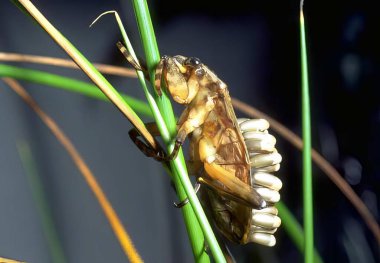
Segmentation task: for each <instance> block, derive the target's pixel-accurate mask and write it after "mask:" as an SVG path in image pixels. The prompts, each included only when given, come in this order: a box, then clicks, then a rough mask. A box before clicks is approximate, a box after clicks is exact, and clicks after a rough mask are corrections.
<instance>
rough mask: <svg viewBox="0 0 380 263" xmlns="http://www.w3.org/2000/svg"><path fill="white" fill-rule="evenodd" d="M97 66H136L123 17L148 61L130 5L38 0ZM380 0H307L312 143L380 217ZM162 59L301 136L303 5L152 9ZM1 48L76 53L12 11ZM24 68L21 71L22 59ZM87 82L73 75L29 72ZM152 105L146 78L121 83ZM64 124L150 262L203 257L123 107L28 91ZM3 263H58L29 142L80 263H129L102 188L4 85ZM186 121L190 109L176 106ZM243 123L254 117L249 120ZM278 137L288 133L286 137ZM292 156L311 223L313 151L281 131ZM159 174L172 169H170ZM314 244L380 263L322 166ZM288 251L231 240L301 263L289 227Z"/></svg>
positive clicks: (288, 181) (167, 4)
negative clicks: (178, 59)
mask: <svg viewBox="0 0 380 263" xmlns="http://www.w3.org/2000/svg"><path fill="white" fill-rule="evenodd" d="M33 2H34V3H35V4H36V6H37V7H38V8H39V9H40V10H41V12H42V13H44V14H45V15H46V17H47V18H48V19H49V20H50V21H51V22H52V23H53V24H54V25H55V26H56V27H57V28H58V29H59V30H60V31H61V32H62V33H63V34H64V35H65V36H66V37H67V38H68V39H69V40H71V41H72V43H73V44H74V45H76V47H77V48H78V49H79V50H81V51H82V52H83V54H84V55H85V56H87V57H88V58H89V59H90V60H91V61H93V62H102V63H110V64H115V65H126V63H125V61H124V59H123V58H122V57H121V55H120V54H119V52H118V50H117V49H116V47H115V43H116V41H117V40H119V39H120V35H119V32H118V28H117V26H116V23H115V21H114V19H113V17H111V16H109V17H105V18H104V19H102V20H101V21H100V22H98V23H97V24H96V25H95V26H94V27H93V28H91V29H89V28H88V25H89V24H90V23H91V21H92V20H93V19H95V17H96V16H97V15H98V14H100V13H101V12H103V11H106V10H113V9H114V10H118V11H119V12H120V15H121V16H122V18H123V20H124V22H125V26H126V28H127V31H128V33H129V37H130V38H131V40H132V42H133V44H134V47H135V49H136V50H137V51H138V52H139V54H140V55H141V56H142V55H143V54H142V49H141V43H140V40H139V33H138V31H137V26H136V23H135V20H134V16H133V9H132V6H131V3H130V1H100V0H96V1H94V0H92V1H83V0H82V1H73V0H72V1H69V0H65V1H58V0H54V1H52V0H50V1H47V0H40V1H37V0H35V1H33ZM375 3H376V2H375V1H334V2H331V1H329V2H327V1H306V3H305V16H306V25H307V39H308V49H309V50H308V54H309V68H310V81H311V82H310V88H311V95H312V98H311V101H312V102H311V103H312V125H313V146H314V147H315V148H316V149H317V150H318V151H320V152H321V153H322V155H323V156H324V157H325V158H326V159H327V160H328V161H330V162H331V163H332V164H333V165H334V167H336V168H337V169H338V170H339V171H340V172H341V174H342V175H343V176H344V178H345V179H346V180H347V181H348V182H349V183H350V184H351V186H352V187H353V188H354V190H355V192H356V193H357V194H358V195H359V196H360V197H361V198H362V200H363V201H364V202H365V204H366V205H367V206H368V208H369V209H370V210H371V212H372V213H373V214H374V216H375V217H376V219H377V220H378V221H379V214H378V209H379V204H378V194H379V192H380V191H379V190H380V157H379V156H380V155H379V154H378V153H377V150H378V148H379V146H380V139H379V137H378V135H379V134H380V99H379V95H380V94H379V87H378V86H379V84H380V79H379V78H380V74H379V73H380V72H379V65H380V61H379V59H380V54H379V53H380V49H379V47H380V40H379V38H377V34H378V30H377V29H378V26H379V24H380V23H379V22H380V21H379V15H378V9H377V8H376V5H375ZM149 6H150V10H151V15H152V19H153V23H154V27H155V31H156V35H157V41H158V44H159V48H160V52H161V54H168V55H175V54H183V55H186V56H196V57H199V58H200V59H201V60H202V61H203V62H204V63H205V64H207V65H208V66H209V67H210V68H211V69H213V70H214V71H215V72H216V73H217V74H218V76H220V77H221V78H222V79H223V80H224V81H225V82H226V83H227V84H228V85H229V88H230V93H231V95H232V96H233V97H236V98H238V99H241V100H243V101H244V102H247V103H249V104H251V105H253V106H255V107H257V108H258V109H260V110H262V111H264V112H265V113H267V114H269V115H271V116H272V117H274V118H276V119H277V120H279V121H281V122H282V123H284V124H286V126H287V127H289V128H290V129H292V130H293V131H295V132H296V133H298V134H300V119H301V111H300V110H301V108H300V96H299V95H300V63H299V61H300V56H299V53H300V51H299V50H300V47H299V25H298V23H299V22H298V21H299V20H298V15H299V3H298V2H297V1H276V2H273V1H271V2H269V1H266V2H264V1H242V0H235V1H233V2H231V1H225V2H224V1H205V0H202V1H201V0H193V1H169V0H156V1H149ZM0 52H18V53H26V54H34V55H44V56H54V57H62V58H67V55H65V54H64V52H63V51H62V50H61V49H60V48H58V47H57V45H56V44H55V43H54V42H53V41H52V40H51V39H50V38H49V37H48V36H47V34H46V33H45V32H44V31H42V30H41V29H40V28H39V27H38V26H36V25H35V24H34V23H33V22H32V21H31V20H30V19H29V18H28V17H26V16H25V15H24V14H23V13H22V12H20V11H19V10H18V9H17V8H16V7H15V6H13V5H12V4H11V3H10V2H8V1H1V3H0ZM17 65H20V64H17ZM21 66H25V67H28V68H30V67H33V68H36V69H42V70H48V71H50V72H54V73H59V74H62V75H70V76H73V77H77V78H80V79H85V80H86V77H85V76H84V74H83V73H81V72H76V71H74V70H67V69H58V68H53V67H46V66H35V65H30V64H29V65H27V64H25V65H21ZM109 79H110V81H111V82H112V83H113V84H114V85H115V86H116V87H117V88H119V89H120V90H122V91H124V92H126V93H128V94H131V95H133V96H135V97H138V98H142V99H143V93H142V91H141V89H140V88H139V86H138V83H137V81H135V80H128V79H121V78H117V77H109ZM23 84H24V86H25V87H27V88H28V91H30V92H31V93H32V95H33V96H34V97H35V98H36V100H37V101H38V102H39V103H40V105H41V106H42V108H43V109H44V110H46V111H47V112H48V113H49V114H51V116H52V117H53V118H54V119H55V120H56V121H57V122H58V123H59V124H60V125H61V127H62V128H63V129H64V130H65V131H66V133H67V134H68V135H69V137H70V138H71V139H72V140H73V142H74V144H75V145H76V146H77V148H78V149H79V151H80V152H81V153H82V154H83V156H84V158H85V160H86V161H87V162H88V164H89V166H90V167H91V168H92V170H93V172H94V174H95V175H96V177H97V178H98V180H99V182H100V183H101V185H102V187H103V188H104V190H105V192H106V194H107V195H108V197H109V199H110V201H111V202H112V204H113V205H114V207H115V209H116V211H117V212H118V214H119V215H120V217H121V219H122V220H123V223H124V225H125V226H126V228H127V230H128V232H129V233H130V234H131V237H132V239H133V241H134V243H135V245H136V247H137V249H138V250H139V252H140V253H141V255H142V257H143V259H144V260H146V261H147V262H192V261H193V257H192V254H191V249H190V246H189V244H188V238H187V235H186V230H185V228H184V224H183V219H182V216H181V213H180V211H179V210H177V209H174V208H173V206H172V201H174V200H176V197H175V194H174V193H173V190H172V189H171V187H170V180H169V178H168V176H167V175H166V174H165V173H164V171H163V169H162V168H161V166H160V165H159V164H158V163H156V162H155V161H153V160H148V159H146V158H145V157H144V156H143V155H142V154H141V153H139V152H138V150H137V149H136V148H135V146H134V145H133V144H132V143H131V141H130V140H129V138H128V134H127V133H128V130H129V129H130V128H131V125H130V124H129V123H128V121H127V120H126V119H124V117H123V116H122V115H121V114H120V113H119V112H118V111H117V110H116V109H115V108H114V107H113V106H111V105H110V104H107V103H104V102H100V101H95V100H93V99H89V98H86V97H83V96H80V95H77V94H72V93H68V92H64V91H60V90H56V89H52V88H47V87H43V86H40V85H33V84H28V83H23ZM0 88H1V89H0V127H1V136H0V145H1V146H0V170H1V175H0V256H3V257H11V258H16V259H21V260H25V261H28V262H52V257H51V255H50V252H49V248H48V243H47V240H46V238H45V236H44V232H43V228H42V223H41V218H40V215H39V212H38V209H37V206H36V203H35V201H34V200H33V198H32V190H31V186H30V184H29V183H28V180H27V178H26V173H25V170H24V168H23V166H22V163H21V161H20V157H19V154H18V152H17V148H16V144H17V143H21V142H27V143H29V144H30V145H31V149H32V152H33V156H34V158H35V159H36V162H37V165H38V171H39V176H40V178H41V180H42V183H43V187H44V190H45V192H46V195H47V196H48V204H49V207H50V209H51V211H52V215H53V219H54V222H55V226H56V228H57V231H58V236H59V239H60V241H61V243H62V247H63V251H64V253H65V256H66V258H67V261H68V262H125V261H126V260H127V259H126V258H125V256H124V255H123V252H122V250H121V249H120V246H119V245H118V243H117V240H116V238H115V237H114V235H113V233H112V232H111V229H110V227H109V225H108V223H107V221H106V219H105V217H104V215H103V214H102V212H101V209H100V207H99V205H98V203H97V202H96V200H95V198H94V196H93V194H92V193H91V192H90V190H89V189H88V187H87V185H86V184H85V182H84V180H83V179H82V177H81V175H80V174H79V172H78V171H77V169H76V168H75V166H74V165H73V163H72V161H71V159H70V158H69V157H68V155H67V154H66V152H65V151H64V150H63V148H62V147H61V146H60V145H59V144H58V143H57V141H56V139H55V138H54V137H53V136H52V135H51V133H50V132H49V131H48V129H47V128H46V127H45V126H44V125H43V124H42V122H41V121H40V119H38V117H36V115H35V114H34V113H33V112H31V111H30V109H29V108H27V106H25V104H24V103H23V102H22V101H21V100H20V99H19V98H18V97H17V96H16V95H15V94H14V93H13V92H12V91H10V89H9V88H7V87H6V85H5V84H4V83H2V82H0ZM176 110H177V113H178V114H179V113H180V111H181V107H179V106H176ZM238 115H239V116H243V115H241V114H238ZM275 135H276V134H275ZM276 137H277V141H278V147H277V148H278V149H279V151H280V153H281V154H282V155H283V164H282V169H281V171H280V172H279V176H280V178H281V179H282V180H283V182H284V187H283V189H282V191H281V196H282V200H283V201H284V202H285V203H286V204H287V205H288V206H289V207H290V209H291V210H292V212H293V213H294V214H295V215H296V217H297V218H298V220H299V221H300V222H302V189H301V188H302V187H301V185H302V182H301V179H300V178H301V169H302V166H301V155H300V152H299V151H297V150H295V149H294V148H293V147H292V146H290V144H289V143H288V142H286V141H284V140H283V139H282V138H280V137H279V136H278V135H276ZM158 171H160V172H158ZM314 178H315V179H314V183H315V184H314V193H315V201H314V202H315V219H314V222H315V242H316V247H317V249H318V251H319V252H320V254H321V256H322V258H323V259H324V260H325V262H370V263H371V262H379V260H380V256H379V250H378V248H379V247H378V245H377V243H376V241H375V239H374V237H373V235H372V233H371V232H370V231H369V230H368V227H367V226H366V225H365V224H364V222H363V220H362V219H361V218H360V217H359V215H358V213H357V212H356V210H354V208H353V206H352V205H351V204H350V203H349V202H348V201H347V199H346V198H345V197H344V196H343V195H342V193H341V192H340V191H339V190H338V189H337V188H336V186H335V185H334V184H333V183H332V182H331V181H330V180H329V179H328V178H327V177H326V176H325V175H324V174H323V173H322V172H321V171H320V170H319V169H318V168H317V167H315V169H314ZM276 237H277V245H276V247H274V248H264V247H262V246H259V245H255V244H249V245H246V246H235V245H231V244H230V245H231V248H232V251H233V252H234V255H235V256H236V259H237V261H238V262H301V261H302V260H303V259H302V255H301V254H300V253H299V251H298V250H297V249H296V247H295V246H294V244H293V243H292V242H291V241H290V239H289V237H288V236H287V235H286V233H285V232H284V230H283V229H281V228H280V229H279V231H278V232H277V234H276Z"/></svg>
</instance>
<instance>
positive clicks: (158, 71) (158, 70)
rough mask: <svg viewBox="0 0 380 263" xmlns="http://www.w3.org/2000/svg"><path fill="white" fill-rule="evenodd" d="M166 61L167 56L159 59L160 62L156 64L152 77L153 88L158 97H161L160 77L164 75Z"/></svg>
mask: <svg viewBox="0 0 380 263" xmlns="http://www.w3.org/2000/svg"><path fill="white" fill-rule="evenodd" d="M167 60H168V57H167V56H162V57H161V59H160V62H158V65H157V67H156V73H155V76H154V88H155V89H156V92H157V94H158V96H160V97H161V95H162V91H161V81H162V75H163V74H164V73H165V70H166V64H167Z"/></svg>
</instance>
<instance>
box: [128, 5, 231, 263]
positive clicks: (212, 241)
mask: <svg viewBox="0 0 380 263" xmlns="http://www.w3.org/2000/svg"><path fill="white" fill-rule="evenodd" d="M133 7H134V10H135V14H136V19H137V24H138V26H139V32H140V36H141V39H142V44H143V47H144V51H145V55H146V60H147V67H148V71H149V75H150V79H151V83H154V77H155V68H156V66H157V64H158V62H159V61H160V54H159V52H158V47H157V43H156V38H155V35H154V30H153V26H152V21H151V19H150V14H149V10H148V6H147V3H146V1H145V0H133ZM156 102H157V104H158V107H159V109H160V112H161V114H162V116H163V118H164V120H165V125H166V127H167V129H168V131H169V134H168V135H166V134H163V133H161V134H162V136H163V140H164V142H165V143H166V145H167V146H168V151H169V152H171V151H172V149H173V139H174V138H175V135H176V132H177V130H176V119H175V116H174V113H173V109H172V106H171V103H170V99H169V97H168V96H167V94H166V93H165V92H164V93H163V95H162V96H161V97H156ZM157 124H158V127H159V129H160V132H161V131H163V130H165V127H163V126H164V125H162V124H160V123H157ZM170 166H171V169H172V171H173V175H174V176H173V182H174V184H175V187H176V190H177V193H178V196H179V197H180V198H181V200H183V199H185V198H188V199H189V201H190V204H191V206H189V205H187V206H184V207H183V208H182V211H183V215H184V218H185V223H186V227H187V231H188V234H189V238H190V242H191V245H192V249H193V253H194V257H195V259H196V261H197V262H209V261H210V259H209V257H208V255H207V253H205V251H204V246H205V243H204V238H205V239H206V240H207V244H208V246H209V247H210V250H211V253H212V254H213V256H214V259H215V261H216V262H225V259H224V256H223V253H222V251H221V249H220V247H219V244H218V242H217V240H216V238H215V235H214V233H213V231H212V229H211V226H210V224H209V223H208V220H207V218H206V215H205V213H204V211H203V208H202V206H201V205H200V202H199V200H198V198H197V196H196V194H195V192H194V189H193V186H192V184H191V182H190V180H189V177H188V174H187V170H186V164H185V160H184V157H183V154H182V151H180V152H179V154H178V157H177V158H176V159H175V160H174V161H171V162H170Z"/></svg>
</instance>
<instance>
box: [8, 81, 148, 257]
mask: <svg viewBox="0 0 380 263" xmlns="http://www.w3.org/2000/svg"><path fill="white" fill-rule="evenodd" d="M3 81H4V82H5V83H6V84H7V85H8V86H9V87H10V88H12V90H13V91H14V92H16V93H17V95H19V96H20V97H21V98H22V99H23V100H24V101H25V103H26V104H27V105H28V106H29V107H30V108H31V109H32V110H34V111H35V112H36V114H37V115H38V117H40V118H41V120H42V121H43V123H44V124H45V125H46V126H47V127H48V128H49V129H50V131H51V132H52V133H53V135H54V136H55V137H56V138H57V140H58V141H59V142H60V143H61V144H62V146H63V147H64V148H65V150H66V151H67V153H68V154H69V155H70V157H71V158H72V160H73V162H74V164H75V165H76V166H77V167H78V170H79V171H80V172H81V174H82V176H83V177H84V179H85V181H86V183H87V184H88V186H89V187H90V189H91V190H92V192H93V193H94V195H95V197H96V199H97V201H98V202H99V204H100V206H101V208H102V209H103V212H104V214H105V216H106V218H107V220H108V222H109V223H110V225H111V228H112V230H113V231H114V234H115V236H116V237H117V239H118V240H119V243H120V246H121V247H122V249H123V251H124V253H125V254H126V255H127V257H128V259H129V260H130V261H131V262H134V263H140V262H143V261H142V259H141V257H140V255H139V253H138V252H137V250H136V249H135V247H134V245H133V243H132V240H131V238H130V237H129V235H128V233H127V231H126V230H125V229H124V227H123V224H122V223H121V220H120V219H119V217H118V215H117V214H116V212H115V210H114V209H113V207H112V205H111V203H110V202H109V201H108V199H107V197H106V195H105V194H104V192H103V190H102V188H101V187H100V185H99V183H98V182H97V180H96V178H95V176H94V175H93V173H92V171H91V170H90V168H89V167H88V166H87V164H86V162H85V161H84V159H83V158H82V156H81V155H80V154H79V152H78V151H77V149H76V148H75V146H74V145H73V143H72V142H71V140H70V139H69V138H68V137H67V136H66V134H65V133H64V132H63V131H62V129H61V128H60V127H59V126H58V124H57V123H56V122H55V121H54V120H53V119H52V118H51V117H50V116H49V115H48V114H46V113H45V112H44V111H43V110H42V109H41V108H40V107H39V105H38V104H37V102H36V101H35V100H34V99H33V98H32V97H31V96H30V95H29V94H28V93H27V92H26V90H25V89H24V88H23V87H22V86H21V85H20V84H19V83H18V82H17V81H15V80H13V79H11V78H3Z"/></svg>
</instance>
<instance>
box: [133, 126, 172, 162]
mask: <svg viewBox="0 0 380 263" xmlns="http://www.w3.org/2000/svg"><path fill="white" fill-rule="evenodd" d="M145 127H146V128H147V130H148V131H149V132H150V133H151V134H152V135H153V136H159V135H160V133H159V131H158V128H157V124H156V123H146V124H145ZM128 134H129V137H130V138H131V140H132V141H133V143H134V144H135V145H136V146H137V148H139V149H140V151H141V152H142V153H143V154H145V156H147V157H152V158H154V159H155V160H157V161H159V162H163V161H166V157H165V152H164V150H163V149H162V148H161V146H159V145H158V149H153V148H152V147H151V146H150V145H148V144H147V143H145V142H144V141H143V140H141V139H140V138H139V137H140V136H141V135H140V133H139V132H138V131H137V130H136V129H135V128H133V129H131V130H130V131H129V132H128Z"/></svg>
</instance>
